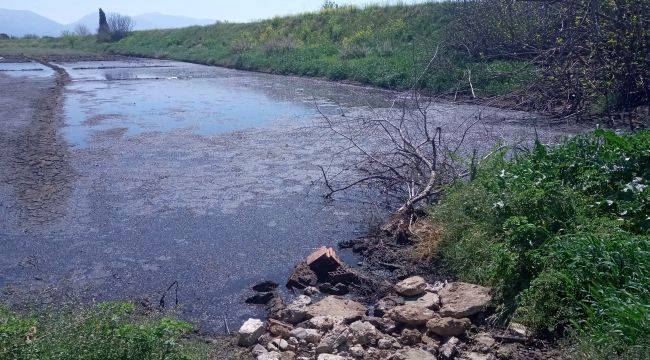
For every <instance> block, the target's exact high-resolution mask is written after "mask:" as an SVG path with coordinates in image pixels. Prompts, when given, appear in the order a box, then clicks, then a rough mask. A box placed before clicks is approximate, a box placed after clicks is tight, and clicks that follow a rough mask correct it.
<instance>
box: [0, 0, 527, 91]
mask: <svg viewBox="0 0 650 360" xmlns="http://www.w3.org/2000/svg"><path fill="white" fill-rule="evenodd" d="M451 6H453V5H452V4H451V3H426V4H418V5H393V6H367V7H364V8H358V7H354V6H343V7H338V8H328V9H323V10H322V11H319V12H314V13H306V14H301V15H296V16H287V17H276V18H273V19H269V20H263V21H257V22H252V23H244V24H239V23H220V24H215V25H211V26H194V27H188V28H183V29H172V30H151V31H138V32H135V33H133V34H132V35H131V36H129V37H128V38H126V39H123V40H121V41H119V42H115V43H110V44H104V43H101V44H99V43H96V42H95V41H94V39H93V38H91V37H89V38H87V39H81V40H79V41H76V42H75V43H74V47H75V48H77V49H83V50H92V51H96V52H109V53H116V54H125V55H133V56H145V57H156V58H168V59H175V60H183V61H190V62H197V63H202V64H208V65H220V66H226V67H233V68H238V69H245V70H255V71H263V72H270V73H277V74H294V75H301V76H313V77H321V78H327V79H331V80H349V81H353V82H358V83H363V84H371V85H375V86H380V87H386V88H394V89H404V88H408V87H410V86H411V85H412V84H413V82H414V79H415V78H416V75H418V74H420V73H421V72H423V71H425V67H426V65H427V64H428V63H429V60H430V58H431V57H432V56H433V54H434V53H435V52H436V49H438V50H437V51H438V54H439V56H438V59H437V61H435V62H434V63H433V64H432V66H431V67H430V68H429V69H428V71H426V72H427V75H426V76H424V77H423V78H422V79H421V80H420V83H419V84H418V85H419V86H420V87H421V88H422V89H428V90H431V91H434V92H437V93H441V92H459V93H460V94H464V93H469V83H468V81H469V78H468V76H467V74H469V73H470V72H471V74H472V82H473V86H474V88H475V90H476V93H477V95H495V94H502V93H505V92H508V91H512V90H515V89H517V88H519V87H520V86H522V84H523V83H524V82H525V81H526V80H529V79H530V77H531V76H532V73H531V72H530V71H518V70H519V69H521V68H522V64H519V63H517V62H516V61H493V62H491V61H480V62H473V61H469V60H467V59H466V57H464V56H462V54H459V53H457V52H456V51H454V50H451V49H447V48H446V47H445V46H443V44H442V38H443V35H442V31H443V27H445V26H446V24H447V23H449V21H451V19H450V16H451V12H450V10H449V9H450V7H451ZM23 45H24V46H26V47H31V48H33V47H48V48H51V49H53V50H56V49H63V48H70V47H71V45H70V44H69V43H67V42H65V41H63V40H62V39H29V40H23V41H21V40H7V41H0V52H1V51H3V49H8V48H10V47H12V46H13V47H21V46H23ZM513 73H514V74H517V75H516V76H514V77H513V76H506V75H512V74H513Z"/></svg>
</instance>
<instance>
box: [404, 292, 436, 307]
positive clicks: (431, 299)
mask: <svg viewBox="0 0 650 360" xmlns="http://www.w3.org/2000/svg"><path fill="white" fill-rule="evenodd" d="M405 305H412V306H417V307H422V308H427V309H431V310H438V309H439V308H440V296H438V294H435V293H431V292H426V293H424V295H422V296H420V297H419V298H417V299H415V300H407V301H406V303H405Z"/></svg>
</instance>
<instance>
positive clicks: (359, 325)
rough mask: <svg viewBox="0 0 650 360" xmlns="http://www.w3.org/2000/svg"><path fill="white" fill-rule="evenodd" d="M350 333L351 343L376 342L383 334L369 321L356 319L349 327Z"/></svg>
mask: <svg viewBox="0 0 650 360" xmlns="http://www.w3.org/2000/svg"><path fill="white" fill-rule="evenodd" d="M348 329H349V330H350V334H349V335H348V343H350V344H361V345H367V344H376V343H377V340H379V339H380V338H381V337H382V335H381V333H380V332H379V331H378V330H377V328H375V326H374V325H372V324H371V323H369V322H365V321H355V322H353V323H352V324H350V327H349V328H348Z"/></svg>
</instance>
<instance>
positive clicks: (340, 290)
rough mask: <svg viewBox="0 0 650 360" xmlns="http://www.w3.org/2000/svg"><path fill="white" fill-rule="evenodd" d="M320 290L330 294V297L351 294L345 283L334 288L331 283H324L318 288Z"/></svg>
mask: <svg viewBox="0 0 650 360" xmlns="http://www.w3.org/2000/svg"><path fill="white" fill-rule="evenodd" d="M318 289H319V290H320V291H321V292H322V293H323V294H330V295H345V294H347V293H348V292H350V289H349V288H348V286H347V285H345V284H343V283H338V284H336V285H334V286H332V284H330V283H323V284H320V285H319V286H318Z"/></svg>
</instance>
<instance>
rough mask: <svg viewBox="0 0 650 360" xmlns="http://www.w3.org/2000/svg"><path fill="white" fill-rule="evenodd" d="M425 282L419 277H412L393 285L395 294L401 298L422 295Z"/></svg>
mask: <svg viewBox="0 0 650 360" xmlns="http://www.w3.org/2000/svg"><path fill="white" fill-rule="evenodd" d="M426 288H427V282H426V281H424V279H423V278H422V277H421V276H412V277H410V278H407V279H404V280H402V281H400V282H398V283H397V284H395V292H397V293H398V294H400V295H402V296H416V295H420V294H422V293H424V291H425V289H426Z"/></svg>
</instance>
